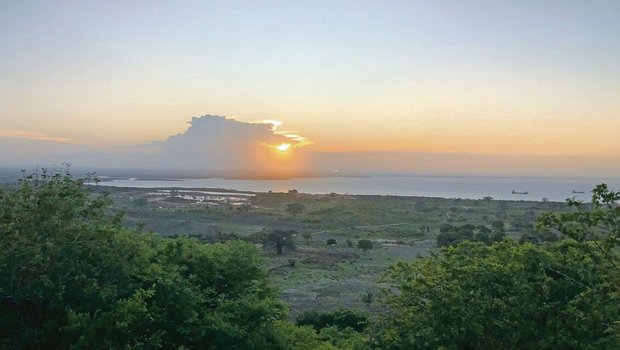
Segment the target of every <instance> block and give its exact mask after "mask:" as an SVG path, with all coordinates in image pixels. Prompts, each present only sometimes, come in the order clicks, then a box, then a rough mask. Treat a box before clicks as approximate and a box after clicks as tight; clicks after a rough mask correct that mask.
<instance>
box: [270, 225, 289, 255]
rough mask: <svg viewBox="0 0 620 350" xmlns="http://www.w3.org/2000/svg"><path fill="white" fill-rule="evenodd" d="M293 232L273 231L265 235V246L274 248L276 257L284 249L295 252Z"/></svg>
mask: <svg viewBox="0 0 620 350" xmlns="http://www.w3.org/2000/svg"><path fill="white" fill-rule="evenodd" d="M293 232H294V231H285V230H273V231H271V232H270V233H269V234H267V236H266V238H265V244H266V245H267V246H271V247H274V248H275V249H276V253H277V254H278V255H282V252H283V250H284V248H287V249H290V250H295V241H294V240H293Z"/></svg>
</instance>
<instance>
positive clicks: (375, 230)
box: [97, 186, 564, 315]
mask: <svg viewBox="0 0 620 350" xmlns="http://www.w3.org/2000/svg"><path fill="white" fill-rule="evenodd" d="M97 191H107V192H109V193H111V195H112V196H113V199H114V203H115V209H116V210H119V211H124V212H125V215H126V224H127V225H128V226H134V227H136V226H138V227H142V229H143V230H144V231H154V232H158V233H159V234H162V235H180V234H190V235H195V236H198V237H199V238H201V239H204V240H218V239H223V237H224V238H230V237H231V235H236V236H238V237H240V238H243V237H248V236H250V235H251V234H253V233H255V232H259V231H261V230H263V229H265V230H269V229H282V230H294V231H295V232H297V233H296V234H295V242H296V245H297V249H296V250H294V251H292V250H289V251H286V250H285V252H284V254H283V255H280V256H278V255H276V254H275V251H270V250H265V253H264V254H265V256H266V257H267V258H268V259H269V260H270V267H269V271H270V275H271V278H272V279H273V281H274V282H275V283H276V284H277V285H278V286H279V287H280V289H281V295H282V299H283V300H285V301H286V302H288V303H289V304H290V305H291V306H292V308H293V310H292V311H293V315H295V314H298V313H299V312H302V311H306V310H329V309H333V308H336V307H354V308H361V309H369V310H370V311H372V310H373V308H374V303H372V302H370V303H368V301H369V300H368V296H369V295H371V296H373V297H374V296H377V295H378V292H379V290H380V288H381V284H380V283H379V279H380V276H381V275H382V273H383V272H384V271H385V269H386V268H387V267H388V266H389V265H391V264H393V263H395V262H397V261H410V260H413V259H417V258H420V257H423V256H426V255H428V254H432V253H433V252H436V251H437V250H438V248H437V245H436V237H437V235H438V234H439V230H440V226H441V225H444V224H446V223H449V224H452V225H464V224H473V225H485V226H488V227H491V223H492V222H493V221H502V222H504V223H505V225H506V233H507V234H508V235H509V236H513V237H514V238H519V237H520V236H521V235H522V234H524V233H526V232H527V231H529V230H531V227H532V223H533V222H534V220H535V217H536V216H537V215H538V214H539V213H541V212H543V211H546V210H558V209H560V208H562V207H563V206H564V204H562V203H553V202H544V203H543V202H533V201H496V200H465V199H443V198H426V197H399V196H354V195H339V194H327V195H309V194H301V193H253V194H252V196H247V195H246V196H241V195H240V194H237V193H235V192H230V193H226V194H224V195H223V197H220V198H219V199H220V202H219V203H218V204H214V203H209V202H201V201H200V200H196V198H199V196H198V195H200V194H201V192H200V191H218V192H220V191H221V190H205V189H195V190H184V191H185V192H184V193H185V194H183V195H181V194H179V193H176V192H174V190H172V191H170V192H169V193H166V194H162V193H156V192H157V190H155V189H139V188H114V187H105V186H97ZM159 191H161V189H159ZM192 191H195V192H192ZM197 196H198V197H197ZM227 196H230V198H231V199H232V198H241V199H242V200H240V201H237V202H235V201H234V200H231V201H228V200H226V198H228V197H227ZM222 198H224V199H223V200H222ZM291 203H301V204H303V206H304V209H303V210H302V212H301V213H299V214H291V213H290V212H287V206H288V205H289V204H291ZM328 239H334V240H336V244H335V245H331V246H328V245H327V240H328ZM360 239H368V240H370V241H372V243H373V248H372V249H371V250H369V251H367V252H363V251H361V250H359V249H358V248H357V242H358V241H359V240H360Z"/></svg>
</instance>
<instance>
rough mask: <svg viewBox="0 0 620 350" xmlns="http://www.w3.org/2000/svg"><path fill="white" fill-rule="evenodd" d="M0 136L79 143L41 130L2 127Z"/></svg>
mask: <svg viewBox="0 0 620 350" xmlns="http://www.w3.org/2000/svg"><path fill="white" fill-rule="evenodd" d="M0 138H11V139H26V140H34V141H50V142H62V143H74V144H77V142H75V141H73V140H71V139H69V138H66V137H54V136H50V135H48V134H44V133H40V132H33V131H21V130H9V129H0Z"/></svg>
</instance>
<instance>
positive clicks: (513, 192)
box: [512, 190, 528, 194]
mask: <svg viewBox="0 0 620 350" xmlns="http://www.w3.org/2000/svg"><path fill="white" fill-rule="evenodd" d="M512 194H528V192H527V191H525V192H517V191H515V190H512Z"/></svg>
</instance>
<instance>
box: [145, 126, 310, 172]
mask: <svg viewBox="0 0 620 350" xmlns="http://www.w3.org/2000/svg"><path fill="white" fill-rule="evenodd" d="M189 124H190V126H189V128H188V129H187V130H186V131H185V132H183V133H180V134H177V135H173V136H170V137H169V138H168V139H167V140H165V141H162V142H158V143H153V145H154V146H156V147H158V148H159V150H160V154H159V156H158V157H157V158H158V162H159V163H160V165H162V166H163V165H166V166H175V167H182V168H185V169H213V170H229V171H234V170H237V171H242V170H248V171H249V170H252V171H257V170H259V171H267V170H274V169H273V168H274V167H280V168H282V167H286V164H284V163H285V162H284V159H281V158H282V156H279V155H278V154H277V152H276V150H275V148H276V147H277V146H279V145H281V144H290V145H291V147H292V148H300V147H303V146H304V145H307V144H308V143H309V141H308V140H307V139H306V138H304V137H302V136H300V135H298V134H293V133H288V132H283V131H278V130H277V129H278V127H279V126H280V125H282V123H281V122H279V121H275V120H266V121H260V122H254V123H250V122H242V121H239V120H236V119H231V118H226V117H222V116H214V115H204V116H202V117H194V118H192V120H191V121H190V122H189ZM278 157H280V158H278ZM288 160H289V161H290V159H288ZM287 163H289V162H287Z"/></svg>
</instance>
